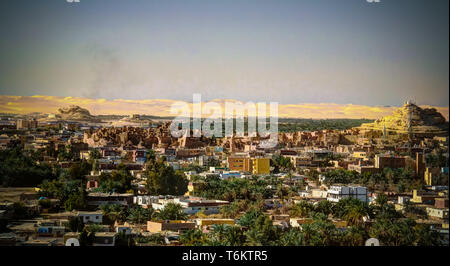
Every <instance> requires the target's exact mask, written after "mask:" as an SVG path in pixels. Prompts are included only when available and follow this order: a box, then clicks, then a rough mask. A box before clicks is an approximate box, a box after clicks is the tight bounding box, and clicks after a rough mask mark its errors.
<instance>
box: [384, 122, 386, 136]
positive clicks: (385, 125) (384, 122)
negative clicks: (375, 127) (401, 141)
mask: <svg viewBox="0 0 450 266" xmlns="http://www.w3.org/2000/svg"><path fill="white" fill-rule="evenodd" d="M383 137H384V138H386V121H384V124H383Z"/></svg>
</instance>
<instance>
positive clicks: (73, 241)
mask: <svg viewBox="0 0 450 266" xmlns="http://www.w3.org/2000/svg"><path fill="white" fill-rule="evenodd" d="M79 246H80V241H78V239H76V238H69V239H67V241H66V247H79Z"/></svg>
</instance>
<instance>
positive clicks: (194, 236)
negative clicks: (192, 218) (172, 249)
mask: <svg viewBox="0 0 450 266" xmlns="http://www.w3.org/2000/svg"><path fill="white" fill-rule="evenodd" d="M206 241H207V239H206V235H205V234H204V233H203V232H202V231H200V230H199V229H191V230H187V231H185V232H183V233H182V234H181V235H180V243H181V244H183V245H185V246H202V245H204V244H205V243H206Z"/></svg>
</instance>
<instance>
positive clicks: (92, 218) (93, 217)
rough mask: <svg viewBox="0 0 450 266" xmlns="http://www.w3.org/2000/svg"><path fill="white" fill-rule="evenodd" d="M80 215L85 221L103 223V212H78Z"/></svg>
mask: <svg viewBox="0 0 450 266" xmlns="http://www.w3.org/2000/svg"><path fill="white" fill-rule="evenodd" d="M77 216H78V217H80V218H81V220H82V221H83V223H85V224H87V223H96V224H101V223H102V222H103V213H102V212H98V211H96V212H78V215H77Z"/></svg>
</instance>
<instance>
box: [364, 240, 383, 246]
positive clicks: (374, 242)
mask: <svg viewBox="0 0 450 266" xmlns="http://www.w3.org/2000/svg"><path fill="white" fill-rule="evenodd" d="M379 245H380V241H379V240H378V239H376V238H369V239H367V241H366V246H376V247H377V246H379Z"/></svg>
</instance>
